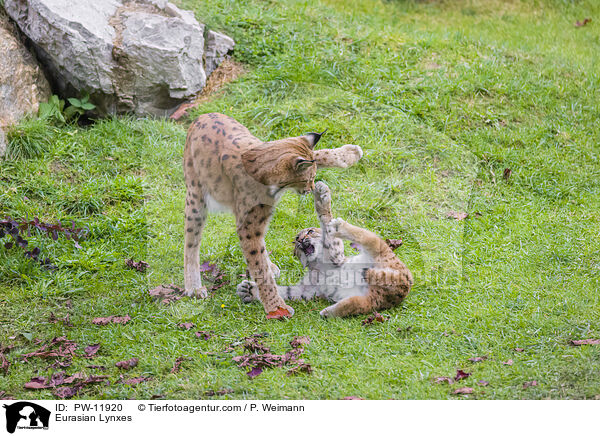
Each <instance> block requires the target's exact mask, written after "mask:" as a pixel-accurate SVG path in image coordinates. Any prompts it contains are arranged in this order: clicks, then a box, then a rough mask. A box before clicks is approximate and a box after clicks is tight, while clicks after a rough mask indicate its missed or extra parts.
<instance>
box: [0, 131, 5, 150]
mask: <svg viewBox="0 0 600 436" xmlns="http://www.w3.org/2000/svg"><path fill="white" fill-rule="evenodd" d="M5 153H6V139H5V137H4V131H3V130H2V129H0V157H3V156H4V154H5Z"/></svg>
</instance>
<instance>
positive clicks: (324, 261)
mask: <svg viewBox="0 0 600 436" xmlns="http://www.w3.org/2000/svg"><path fill="white" fill-rule="evenodd" d="M314 196H315V209H316V211H317V214H318V215H319V221H320V223H321V228H320V229H319V228H308V229H304V230H302V231H301V232H300V233H299V234H298V236H297V237H296V241H295V249H294V254H295V255H296V256H297V257H298V258H299V260H300V262H301V263H302V265H303V266H304V267H307V268H308V271H307V273H306V275H305V277H304V278H303V279H302V280H301V281H300V283H298V284H297V285H295V286H278V292H279V295H281V297H282V298H284V299H286V300H294V299H301V298H304V299H311V298H314V297H320V298H324V299H327V300H330V301H333V302H335V304H333V305H331V306H329V307H327V308H325V309H323V310H322V311H321V312H320V313H321V315H322V316H324V317H343V316H349V315H359V314H365V313H370V312H373V311H375V310H382V309H388V308H390V307H392V306H396V305H398V304H399V303H400V302H401V301H402V300H403V299H404V298H405V297H406V296H407V295H408V293H409V291H410V288H411V287H412V284H413V277H412V274H411V272H410V271H409V269H408V268H407V267H406V265H405V264H404V263H402V261H400V259H398V258H397V257H396V255H395V254H394V252H393V251H392V249H391V248H390V247H389V246H388V244H387V243H386V242H385V241H384V240H382V239H381V238H379V237H378V236H377V235H375V234H374V233H373V232H371V231H369V230H365V229H362V228H359V227H356V226H353V225H351V224H348V223H347V222H345V221H344V220H342V219H340V218H336V219H332V214H331V193H330V191H329V188H328V187H327V185H326V184H325V183H323V182H317V184H316V189H315V190H314ZM340 238H342V239H346V240H349V241H352V242H354V243H356V244H359V245H360V246H361V247H362V250H363V251H362V252H361V254H359V255H357V256H353V257H349V258H346V257H345V256H344V243H343V241H342V239H340ZM237 294H238V295H239V296H240V297H241V299H242V301H244V302H246V303H249V302H251V301H254V300H257V299H260V298H261V296H260V293H259V292H257V288H256V285H255V283H254V282H252V281H250V280H244V281H243V282H242V283H240V284H239V285H238V289H237Z"/></svg>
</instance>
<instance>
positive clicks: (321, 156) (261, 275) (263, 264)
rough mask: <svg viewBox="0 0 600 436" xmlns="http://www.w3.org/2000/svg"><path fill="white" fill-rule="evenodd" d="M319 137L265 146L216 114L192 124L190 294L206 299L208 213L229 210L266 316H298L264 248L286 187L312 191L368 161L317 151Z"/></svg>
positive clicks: (350, 149)
mask: <svg viewBox="0 0 600 436" xmlns="http://www.w3.org/2000/svg"><path fill="white" fill-rule="evenodd" d="M320 137H321V135H320V134H318V133H308V134H307V135H304V136H298V137H294V138H285V139H280V140H277V141H271V142H263V141H261V140H260V139H258V138H256V137H255V136H254V135H252V134H251V133H250V132H249V131H248V129H247V128H246V127H244V126H243V125H241V124H240V123H238V122H237V121H236V120H234V119H233V118H231V117H228V116H226V115H222V114H217V113H211V114H205V115H201V116H200V117H198V119H197V120H196V121H195V122H194V123H193V124H192V125H191V126H190V128H189V130H188V136H187V139H186V143H185V151H184V166H183V169H184V176H185V183H186V186H187V196H186V201H185V216H186V221H185V246H184V275H185V290H186V294H187V295H196V296H198V297H206V294H207V293H206V288H205V287H203V286H202V282H201V280H200V262H199V258H198V253H199V246H200V236H201V233H202V228H203V227H204V223H205V221H206V213H207V210H212V211H224V210H225V211H231V212H232V213H233V214H234V215H235V218H236V226H237V234H238V238H239V240H240V244H241V246H242V252H243V253H244V257H245V258H246V262H247V264H248V270H249V271H250V275H251V276H252V279H253V280H254V281H255V282H256V283H257V285H258V289H259V290H258V293H259V294H260V299H261V301H262V303H263V306H264V308H265V311H266V312H267V313H268V315H267V318H280V317H283V316H291V315H292V314H293V313H294V310H293V309H292V308H291V307H290V306H288V305H287V304H285V303H284V301H283V299H282V298H281V297H280V296H279V294H278V293H277V288H276V284H275V277H274V276H275V275H276V274H277V273H278V272H279V270H278V268H277V267H276V266H275V265H274V264H272V263H271V261H270V260H269V256H268V254H267V251H266V248H265V240H264V236H265V232H266V230H267V226H268V224H269V221H270V219H271V217H272V215H273V212H274V208H275V205H276V204H277V201H278V200H279V198H280V197H281V195H282V194H283V192H284V191H285V190H286V189H294V190H296V191H297V192H298V193H301V194H304V193H307V192H310V191H311V190H312V189H314V179H315V174H316V171H317V169H318V168H323V167H339V168H347V167H349V166H351V165H353V164H354V163H356V162H357V161H358V160H359V159H360V158H361V157H362V150H361V149H360V147H359V146H357V145H351V144H348V145H344V146H343V147H341V148H338V149H335V150H327V149H326V150H318V151H313V148H314V146H315V144H316V143H317V142H318V141H319V139H320Z"/></svg>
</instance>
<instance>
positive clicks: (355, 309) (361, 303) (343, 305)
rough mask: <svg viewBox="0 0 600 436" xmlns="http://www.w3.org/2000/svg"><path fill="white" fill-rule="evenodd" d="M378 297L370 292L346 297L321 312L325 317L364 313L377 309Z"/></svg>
mask: <svg viewBox="0 0 600 436" xmlns="http://www.w3.org/2000/svg"><path fill="white" fill-rule="evenodd" d="M378 306H379V301H378V298H377V297H376V296H375V295H373V294H372V293H371V292H369V293H368V294H367V295H358V296H354V297H348V298H344V299H343V300H341V301H339V302H337V303H335V304H332V305H331V306H329V307H326V308H325V309H323V310H322V311H321V312H320V314H321V316H322V317H324V318H341V317H343V316H351V315H364V314H367V313H371V312H373V311H374V310H377V309H378V308H379V307H378Z"/></svg>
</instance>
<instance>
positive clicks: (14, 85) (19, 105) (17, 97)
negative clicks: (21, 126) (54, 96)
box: [0, 10, 51, 129]
mask: <svg viewBox="0 0 600 436" xmlns="http://www.w3.org/2000/svg"><path fill="white" fill-rule="evenodd" d="M0 59H2V61H1V62H0V129H1V128H2V127H6V126H8V125H10V124H14V123H17V122H18V121H19V120H20V119H21V118H23V117H24V116H25V115H28V114H31V113H36V112H37V110H38V106H39V103H40V102H43V101H47V100H48V98H49V97H50V95H51V91H50V84H49V83H48V81H47V80H46V77H45V76H44V73H43V71H42V70H41V68H40V67H39V66H38V64H37V61H36V60H35V58H34V56H33V55H32V54H31V53H29V51H28V50H27V49H26V48H25V46H24V45H23V43H22V42H21V40H20V39H19V38H18V35H17V29H16V28H15V27H14V26H13V25H11V24H10V23H9V21H8V17H7V16H6V15H4V14H3V13H2V11H1V10H0Z"/></svg>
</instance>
